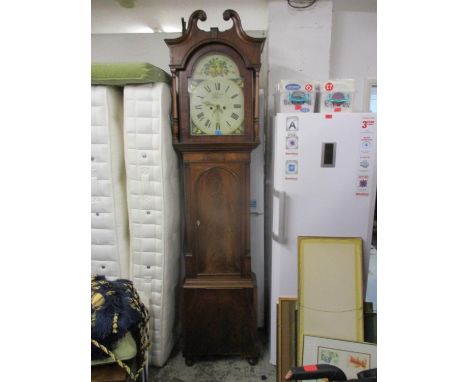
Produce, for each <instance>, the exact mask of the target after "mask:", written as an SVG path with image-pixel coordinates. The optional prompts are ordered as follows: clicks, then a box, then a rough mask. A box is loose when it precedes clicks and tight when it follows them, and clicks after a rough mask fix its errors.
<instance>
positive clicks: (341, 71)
mask: <svg viewBox="0 0 468 382" xmlns="http://www.w3.org/2000/svg"><path fill="white" fill-rule="evenodd" d="M376 11H377V1H376V0H334V4H333V26H332V41H331V57H330V77H331V78H354V79H355V80H356V90H357V91H356V94H355V98H354V100H355V104H354V105H355V107H354V109H353V110H354V111H355V112H360V111H364V112H365V111H367V110H366V109H365V105H364V97H365V96H366V84H367V80H368V79H376V78H377V12H376Z"/></svg>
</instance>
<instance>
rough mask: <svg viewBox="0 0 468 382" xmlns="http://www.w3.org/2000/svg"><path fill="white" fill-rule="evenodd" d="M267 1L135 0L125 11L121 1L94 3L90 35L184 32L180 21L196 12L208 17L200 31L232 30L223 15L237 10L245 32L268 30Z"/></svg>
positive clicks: (104, 0) (201, 23)
mask: <svg viewBox="0 0 468 382" xmlns="http://www.w3.org/2000/svg"><path fill="white" fill-rule="evenodd" d="M120 1H127V2H130V3H131V2H132V0H120ZM268 1H271V0H229V1H222V0H133V3H134V4H135V5H134V7H133V8H124V7H122V6H121V5H119V0H92V1H91V33H93V34H100V33H153V32H154V31H156V32H158V31H160V32H181V31H182V24H181V18H182V17H183V18H184V19H185V21H186V22H187V21H188V19H189V17H190V15H191V13H192V12H193V11H195V10H197V9H202V10H204V11H205V12H206V15H207V20H206V22H199V23H198V26H199V28H201V29H206V30H209V28H210V27H218V28H219V29H220V30H225V29H228V28H230V27H231V25H232V22H231V21H228V22H226V21H224V20H223V12H224V11H225V10H226V9H234V10H235V11H237V13H239V16H240V17H241V20H242V26H243V28H244V30H265V29H267V23H268V6H267V5H268ZM205 25H206V26H205Z"/></svg>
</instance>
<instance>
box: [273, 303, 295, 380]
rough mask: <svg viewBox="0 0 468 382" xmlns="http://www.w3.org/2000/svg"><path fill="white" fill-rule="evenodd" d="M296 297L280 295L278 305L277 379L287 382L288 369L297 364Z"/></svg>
mask: <svg viewBox="0 0 468 382" xmlns="http://www.w3.org/2000/svg"><path fill="white" fill-rule="evenodd" d="M296 305H297V298H296V297H279V298H278V305H277V322H278V331H277V339H278V341H277V344H276V347H277V354H276V359H277V368H276V370H277V381H278V382H285V381H286V379H285V376H286V373H287V372H288V370H289V369H290V368H291V367H293V366H296V365H297V363H296V359H297V357H296V350H297V347H296V312H297V310H296Z"/></svg>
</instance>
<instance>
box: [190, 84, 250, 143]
mask: <svg viewBox="0 0 468 382" xmlns="http://www.w3.org/2000/svg"><path fill="white" fill-rule="evenodd" d="M242 85H243V83H242V79H239V78H236V79H229V78H223V77H222V76H218V77H215V78H208V79H205V80H199V81H196V82H194V83H192V86H191V93H190V122H191V134H192V135H241V134H244V92H243V89H242Z"/></svg>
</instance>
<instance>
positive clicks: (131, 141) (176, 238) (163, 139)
mask: <svg viewBox="0 0 468 382" xmlns="http://www.w3.org/2000/svg"><path fill="white" fill-rule="evenodd" d="M170 107H171V95H170V90H169V86H168V85H167V84H166V83H161V82H159V83H155V84H144V85H143V84H142V85H126V86H125V87H124V141H125V166H126V173H127V201H128V210H129V221H130V237H131V239H130V247H131V248H130V252H131V253H130V264H131V265H130V277H131V278H132V280H133V282H134V285H135V287H136V288H137V290H138V292H139V293H140V296H141V297H142V299H143V301H145V303H146V304H148V307H149V310H150V330H151V334H152V347H151V351H150V355H149V359H150V363H151V364H152V365H156V366H162V365H163V364H164V363H165V362H166V360H167V359H168V357H169V355H170V353H171V350H172V348H173V345H174V340H175V337H174V332H175V322H176V319H175V318H176V317H175V315H176V292H177V286H178V284H179V280H180V269H181V260H182V256H181V253H182V244H181V243H182V236H181V210H180V209H181V201H180V184H179V170H178V161H177V156H176V153H175V151H174V149H173V147H172V136H171V129H170V119H169V113H170Z"/></svg>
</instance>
